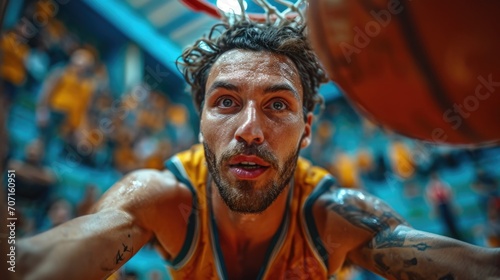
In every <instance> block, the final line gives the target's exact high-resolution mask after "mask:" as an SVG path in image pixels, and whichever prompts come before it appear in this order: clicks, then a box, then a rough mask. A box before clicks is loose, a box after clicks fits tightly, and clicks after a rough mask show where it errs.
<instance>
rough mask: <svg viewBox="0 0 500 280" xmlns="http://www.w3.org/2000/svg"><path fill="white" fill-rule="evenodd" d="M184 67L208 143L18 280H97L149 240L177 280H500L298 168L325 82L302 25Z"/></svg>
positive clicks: (203, 55) (133, 187) (484, 257)
mask: <svg viewBox="0 0 500 280" xmlns="http://www.w3.org/2000/svg"><path fill="white" fill-rule="evenodd" d="M215 29H218V30H220V29H223V32H222V33H218V32H216V31H214V30H215ZM179 65H180V66H181V67H182V69H183V73H184V76H185V78H186V80H187V82H188V83H189V84H190V86H191V89H192V94H193V98H194V101H195V104H196V106H197V107H198V108H199V110H200V116H201V122H200V130H201V133H200V142H201V144H199V145H196V146H194V147H192V148H191V149H190V150H187V151H184V152H181V153H179V154H177V155H175V156H174V157H172V158H171V159H169V160H168V161H167V163H166V169H165V170H164V171H153V170H138V171H134V172H132V173H130V174H129V175H127V176H126V177H125V178H124V179H122V180H121V181H119V182H117V183H116V184H115V185H114V186H113V187H112V188H111V189H109V190H108V191H107V193H105V194H104V196H103V197H102V198H101V199H100V201H99V202H98V203H97V205H96V206H95V211H94V213H93V214H91V215H87V216H83V217H79V218H76V219H74V220H71V221H69V222H67V223H65V224H63V225H60V226H58V227H56V228H54V229H52V230H50V231H47V232H45V233H42V234H40V235H37V236H34V237H31V238H28V239H24V240H22V241H21V242H20V244H19V261H18V263H19V265H22V266H23V267H22V268H23V272H24V273H23V274H20V275H21V277H25V278H22V279H102V278H105V277H106V276H107V275H109V274H111V273H112V272H113V271H115V270H117V269H118V268H119V267H120V266H122V265H123V264H124V263H125V262H127V261H128V260H129V259H130V258H131V257H132V256H133V255H134V254H135V253H136V252H137V251H139V249H140V248H141V247H142V246H144V245H145V244H146V243H147V242H149V241H151V240H155V241H156V244H157V245H158V246H157V247H158V250H159V252H160V253H161V254H162V256H163V257H164V258H165V261H166V263H168V265H169V268H170V272H171V274H172V276H173V278H174V279H327V278H331V279H333V278H335V275H336V274H337V272H338V271H339V269H340V268H341V267H342V265H343V264H344V263H346V262H349V263H354V264H357V265H359V266H362V267H364V268H367V269H369V270H371V271H374V272H375V273H377V274H379V275H382V276H383V277H386V278H388V279H488V278H494V277H498V278H500V249H490V248H481V247H476V246H473V245H470V244H467V243H464V242H461V241H458V240H454V239H450V238H446V237H442V236H438V235H434V234H430V233H426V232H422V231H419V230H416V229H413V228H411V227H410V226H409V225H408V224H407V223H406V222H405V221H404V220H403V218H401V217H400V216H399V215H398V214H397V213H396V212H394V211H393V210H392V209H391V208H390V207H389V206H388V205H387V204H385V203H384V202H383V201H381V200H380V199H378V198H375V197H373V196H371V195H369V194H367V193H363V192H361V191H357V190H351V189H343V188H341V187H340V186H338V185H337V184H336V182H335V179H334V178H333V177H332V176H331V175H330V174H328V173H327V172H326V171H325V170H324V169H322V168H319V167H315V166H312V165H311V164H310V163H309V162H308V161H306V160H304V159H302V158H300V157H299V156H298V155H299V151H300V150H301V149H302V148H304V147H306V146H308V145H309V143H310V141H311V125H312V121H313V115H312V112H313V110H314V108H315V105H316V104H318V103H320V100H321V98H320V97H319V95H318V86H319V85H320V83H321V82H323V81H324V80H325V77H324V74H323V73H324V72H323V70H322V69H321V67H320V65H319V63H318V61H317V59H316V57H315V55H314V53H313V52H312V50H311V49H310V47H309V45H308V42H307V40H306V38H305V35H304V28H303V26H292V25H289V24H287V23H283V24H281V25H280V26H279V27H272V26H271V25H269V24H256V23H252V22H248V21H239V22H236V23H234V24H232V25H231V26H229V27H223V26H221V25H216V26H215V27H214V29H213V30H212V32H211V34H210V35H209V37H208V38H205V39H202V40H200V41H197V42H196V43H195V44H194V45H193V46H192V47H190V48H188V49H187V50H185V52H184V53H183V55H182V57H181V59H180V61H179Z"/></svg>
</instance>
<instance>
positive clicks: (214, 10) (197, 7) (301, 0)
mask: <svg viewBox="0 0 500 280" xmlns="http://www.w3.org/2000/svg"><path fill="white" fill-rule="evenodd" d="M180 1H181V2H182V3H183V4H184V5H186V6H187V7H189V8H190V9H192V10H193V11H196V12H203V13H206V14H208V15H210V16H212V17H215V18H219V19H222V20H226V21H227V20H231V19H232V18H235V17H241V18H248V19H250V20H252V21H255V22H267V23H272V24H276V25H279V24H280V23H281V22H282V21H283V20H288V21H292V22H296V23H303V22H304V20H305V7H306V5H307V1H306V0H295V1H293V2H292V1H286V0H275V1H274V2H276V3H278V4H280V5H282V6H284V7H286V8H285V9H282V10H280V9H278V8H277V7H276V6H274V5H272V4H271V3H269V1H267V0H253V2H254V3H255V4H256V5H257V6H259V7H261V8H262V13H249V12H246V11H245V9H241V10H242V12H241V14H239V15H237V14H235V13H234V12H232V13H228V12H224V11H222V10H221V9H219V8H218V7H217V6H216V5H214V4H212V3H210V2H208V0H180ZM238 3H239V5H240V8H241V7H243V0H238Z"/></svg>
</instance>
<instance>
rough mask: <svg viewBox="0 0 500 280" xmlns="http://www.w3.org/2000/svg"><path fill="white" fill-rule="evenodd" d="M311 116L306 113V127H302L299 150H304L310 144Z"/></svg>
mask: <svg viewBox="0 0 500 280" xmlns="http://www.w3.org/2000/svg"><path fill="white" fill-rule="evenodd" d="M312 121H313V114H312V113H307V119H306V126H305V127H304V133H303V134H302V140H301V142H300V148H302V149H304V148H306V147H307V146H309V144H311V137H312V135H311V130H312Z"/></svg>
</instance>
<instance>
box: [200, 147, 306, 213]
mask: <svg viewBox="0 0 500 280" xmlns="http://www.w3.org/2000/svg"><path fill="white" fill-rule="evenodd" d="M203 146H204V148H205V158H206V161H207V167H208V171H209V172H210V175H211V176H212V178H213V180H214V182H215V185H216V186H217V189H218V190H219V193H220V196H221V197H222V200H223V201H224V203H225V204H226V205H227V206H228V207H229V209H231V210H232V211H235V212H238V213H242V214H255V213H261V212H263V211H264V210H266V209H267V208H268V207H269V206H270V205H271V204H272V203H273V202H274V201H275V200H276V198H278V196H279V195H280V194H281V192H282V191H283V189H285V187H286V186H287V185H288V183H289V182H290V180H291V179H292V177H293V174H294V172H295V168H296V167H297V159H298V157H299V152H300V146H299V147H297V149H296V150H294V151H292V152H291V153H290V154H289V155H288V156H287V157H286V158H285V161H284V163H283V165H280V164H279V161H278V159H277V158H276V157H275V156H274V155H273V154H272V153H271V152H270V151H269V150H267V149H266V148H264V147H263V146H257V145H255V144H252V145H246V144H244V143H238V144H237V146H236V147H235V148H233V149H229V150H227V151H225V152H223V153H222V155H221V156H220V158H219V159H217V158H216V156H215V153H214V152H213V151H212V150H211V149H210V147H209V146H208V145H207V144H206V143H203ZM240 154H245V155H255V156H258V157H260V158H262V159H263V160H265V161H266V162H268V163H269V164H270V167H271V168H273V169H275V170H277V174H276V176H275V177H274V178H272V179H270V180H268V181H267V182H264V184H263V186H262V187H256V186H255V185H256V184H257V182H255V181H248V180H237V181H236V182H234V183H230V182H229V180H228V178H227V176H225V175H226V173H225V172H224V171H223V170H222V168H223V166H224V165H223V164H224V163H225V162H228V160H229V159H230V158H231V157H233V156H236V155H240Z"/></svg>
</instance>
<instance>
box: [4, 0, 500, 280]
mask: <svg viewBox="0 0 500 280" xmlns="http://www.w3.org/2000/svg"><path fill="white" fill-rule="evenodd" d="M221 2H224V1H221ZM226 2H227V1H226ZM271 2H272V1H271ZM0 3H1V5H2V6H0V7H5V13H4V17H3V18H2V19H3V20H2V29H1V39H0V40H1V41H0V93H1V95H0V96H1V101H2V103H1V104H2V108H1V109H0V112H1V114H2V119H1V124H0V127H4V129H2V135H3V136H1V137H2V138H1V143H2V145H0V151H2V152H3V154H2V153H0V156H1V158H0V162H1V163H2V164H3V165H4V166H5V167H7V168H8V169H11V170H16V176H17V177H16V184H17V186H16V188H17V189H16V200H17V201H16V203H17V205H18V207H17V208H16V209H17V213H16V215H17V216H18V221H19V226H18V227H17V228H16V229H17V236H18V237H21V236H29V235H32V234H35V233H38V232H41V231H44V230H47V229H49V228H51V227H53V226H56V225H58V224H60V223H62V222H64V221H67V220H68V219H71V218H73V217H76V216H78V215H84V214H85V213H87V212H88V211H89V209H90V207H91V205H92V204H93V202H95V201H96V200H97V199H98V198H99V196H100V195H102V193H103V192H105V191H106V190H107V189H108V188H109V187H110V186H111V185H112V184H113V183H114V182H116V181H117V180H118V179H119V178H121V177H122V176H123V174H125V173H127V172H130V171H132V170H135V169H138V168H156V169H162V168H163V162H164V160H165V159H167V158H168V157H170V156H171V155H173V154H175V153H176V152H178V151H181V150H184V149H186V148H188V147H190V146H191V145H192V144H194V143H196V142H197V138H198V132H199V127H198V125H199V124H198V122H199V119H198V114H197V113H196V110H195V108H194V107H193V104H192V102H191V97H190V95H189V94H188V91H187V90H186V88H187V85H186V83H185V82H184V80H183V79H182V76H181V74H180V73H179V71H178V70H177V68H176V66H175V61H176V59H177V57H178V56H179V55H180V54H181V51H182V49H183V48H185V47H186V46H188V45H189V44H192V43H194V41H195V40H196V39H197V38H199V37H200V36H202V35H203V34H207V33H208V31H209V29H210V27H211V26H212V25H213V24H215V23H217V22H219V20H218V19H216V18H214V17H213V16H210V15H208V14H205V13H202V12H194V11H192V10H190V9H189V8H188V7H187V6H185V5H184V4H182V3H181V1H177V0H105V1H95V0H17V1H5V0H4V1H0ZM211 3H212V4H213V5H217V2H216V1H213V2H211ZM6 4H7V5H6ZM219 4H220V3H219ZM226 4H227V3H226ZM255 8H256V7H255V6H253V5H252V3H251V1H248V9H255ZM484 43H485V44H486V43H487V42H484ZM382 62H383V61H382ZM382 62H380V63H382ZM387 87H390V85H387ZM320 92H321V94H322V95H323V97H324V98H325V108H324V110H323V111H322V112H321V113H320V114H318V115H317V116H316V123H315V124H314V126H313V141H312V145H311V146H310V147H308V148H307V149H304V150H303V151H302V152H301V153H302V156H303V157H306V158H308V159H309V160H311V161H312V162H313V163H314V164H317V165H320V166H323V167H325V168H327V169H328V170H329V171H331V172H332V173H333V174H334V175H335V176H337V178H338V179H339V182H340V183H341V184H342V185H343V186H344V187H349V188H360V189H364V190H366V191H368V192H370V193H373V194H374V195H377V196H379V197H381V198H382V199H384V200H385V201H387V202H388V203H389V204H390V205H391V206H392V207H393V208H395V209H396V210H397V211H398V212H399V213H401V214H402V215H403V216H404V217H405V218H406V219H407V220H408V221H409V222H410V223H411V224H412V225H413V226H414V227H416V228H418V229H421V230H425V231H429V232H434V233H438V234H444V235H448V236H452V237H455V238H459V239H462V240H465V241H467V242H471V243H473V244H477V245H483V246H500V238H499V237H500V229H499V228H500V226H499V224H500V222H499V220H500V215H499V213H500V203H499V200H498V197H499V191H498V188H499V187H498V183H499V180H500V147H499V146H498V145H491V146H484V147H474V146H469V147H467V148H463V147H455V146H450V145H445V144H442V145H437V144H433V143H431V142H424V141H419V140H414V139H411V138H407V137H405V136H402V135H399V134H397V133H394V132H392V131H389V130H387V129H386V128H385V127H384V126H382V125H379V124H376V123H375V122H373V121H372V120H371V118H370V119H368V118H366V117H365V116H364V114H360V112H358V111H357V110H359V109H358V108H357V106H353V104H352V103H351V102H352V100H351V99H349V98H346V96H345V94H344V93H343V92H341V90H340V89H339V87H338V86H337V84H336V83H334V82H330V83H328V84H325V85H323V86H322V88H321V89H320ZM387 113H389V112H387ZM395 118H397V116H396V117H395ZM497 128H498V124H497V125H496V127H493V128H492V129H497ZM5 169H6V168H3V170H5ZM2 182H6V181H5V175H4V176H3V177H2ZM2 188H3V186H2ZM151 245H153V244H151ZM165 265H166V263H165V262H164V261H163V260H162V259H161V258H160V257H159V255H158V254H156V253H155V251H154V250H153V248H152V246H146V247H145V248H144V249H143V250H141V251H140V252H139V253H138V255H137V256H136V257H134V258H133V259H132V261H130V262H128V263H127V264H126V265H125V266H124V268H123V269H121V270H120V271H119V272H118V273H117V274H116V275H115V276H116V278H115V279H169V276H168V274H167V273H168V272H167V270H166V269H165ZM349 277H350V278H352V279H373V278H369V277H373V276H371V275H370V276H366V275H365V274H362V273H361V272H360V273H358V274H356V275H351V276H349ZM2 279H4V278H2Z"/></svg>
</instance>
